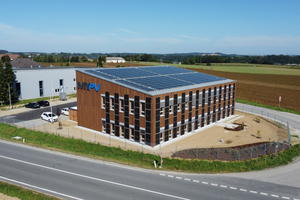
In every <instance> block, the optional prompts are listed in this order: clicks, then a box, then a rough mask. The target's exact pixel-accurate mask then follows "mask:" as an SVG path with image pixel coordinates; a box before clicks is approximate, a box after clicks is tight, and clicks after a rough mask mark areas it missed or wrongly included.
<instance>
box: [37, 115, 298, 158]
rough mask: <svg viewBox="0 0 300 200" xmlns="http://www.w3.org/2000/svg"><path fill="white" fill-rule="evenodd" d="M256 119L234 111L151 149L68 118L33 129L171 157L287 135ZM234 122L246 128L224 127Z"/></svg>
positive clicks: (273, 139)
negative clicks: (226, 117) (227, 117)
mask: <svg viewBox="0 0 300 200" xmlns="http://www.w3.org/2000/svg"><path fill="white" fill-rule="evenodd" d="M255 118H256V116H255V115H251V114H246V113H242V112H236V114H235V115H234V116H232V117H231V118H229V119H225V120H222V121H220V122H217V123H214V124H211V125H209V126H206V127H204V128H203V129H202V130H201V131H197V130H196V131H193V132H192V133H189V134H185V135H182V136H180V137H177V138H175V139H172V140H171V141H169V142H167V143H162V144H161V145H157V146H156V147H154V148H152V147H149V146H146V145H141V144H139V143H136V142H133V141H129V140H124V139H122V138H119V137H115V136H110V135H108V134H104V133H101V132H98V131H93V130H90V129H86V128H83V127H78V126H77V123H76V122H74V121H70V120H64V121H62V127H63V128H62V129H58V122H56V123H53V124H50V123H49V124H46V125H42V126H39V127H35V130H40V131H46V132H49V133H52V134H59V135H61V136H64V137H70V138H71V137H74V138H77V139H83V140H85V141H89V142H96V143H100V144H102V145H107V146H114V147H121V148H123V149H130V150H135V151H143V152H146V153H152V154H160V152H162V153H163V155H164V156H171V155H172V154H173V153H174V152H175V151H179V150H184V149H189V148H211V147H217V148H218V147H234V146H240V145H245V144H253V143H259V142H273V141H277V140H281V139H285V138H287V131H286V129H283V128H279V127H278V126H276V125H275V124H273V123H271V122H269V121H267V120H265V119H262V118H260V123H257V122H255V121H254V119H255ZM234 122H237V123H244V124H245V125H246V126H247V128H245V130H242V131H230V130H225V129H224V127H225V126H226V127H231V126H232V125H233V123H234ZM258 131H260V133H261V138H257V132H258ZM292 134H293V133H292ZM299 135H300V133H299ZM296 139H297V138H296ZM222 140H223V142H222Z"/></svg>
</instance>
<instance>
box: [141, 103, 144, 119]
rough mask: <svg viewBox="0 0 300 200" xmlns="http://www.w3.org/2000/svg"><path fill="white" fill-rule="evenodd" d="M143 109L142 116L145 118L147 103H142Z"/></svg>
mask: <svg viewBox="0 0 300 200" xmlns="http://www.w3.org/2000/svg"><path fill="white" fill-rule="evenodd" d="M141 106H142V109H141V115H142V116H145V103H141Z"/></svg>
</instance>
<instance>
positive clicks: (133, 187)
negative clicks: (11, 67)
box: [0, 155, 188, 200]
mask: <svg viewBox="0 0 300 200" xmlns="http://www.w3.org/2000/svg"><path fill="white" fill-rule="evenodd" d="M0 157H1V158H5V159H8V160H13V161H16V162H20V163H24V164H28V165H32V166H36V167H40V168H44V169H49V170H52V171H57V172H61V173H65V174H70V175H73V176H78V177H82V178H87V179H91V180H96V181H100V182H104V183H109V184H112V185H118V186H121V187H126V188H130V189H134V190H140V191H144V192H148V193H153V194H158V195H161V196H167V197H172V198H176V199H183V200H188V199H187V198H183V197H179V196H174V195H170V194H165V193H161V192H156V191H153V190H147V189H143V188H139V187H135V186H131V185H125V184H122V183H117V182H113V181H108V180H104V179H100V178H94V177H91V176H86V175H82V174H76V173H73V172H68V171H64V170H60V169H54V168H51V167H46V166H43V165H38V164H34V163H30V162H26V161H23V160H18V159H14V158H9V157H6V156H1V155H0Z"/></svg>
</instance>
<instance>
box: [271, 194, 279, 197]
mask: <svg viewBox="0 0 300 200" xmlns="http://www.w3.org/2000/svg"><path fill="white" fill-rule="evenodd" d="M271 196H272V197H277V198H278V197H279V196H278V195H275V194H271Z"/></svg>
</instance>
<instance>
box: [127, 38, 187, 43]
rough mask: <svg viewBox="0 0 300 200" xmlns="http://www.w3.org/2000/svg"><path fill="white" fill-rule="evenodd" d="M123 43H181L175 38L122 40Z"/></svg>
mask: <svg viewBox="0 0 300 200" xmlns="http://www.w3.org/2000/svg"><path fill="white" fill-rule="evenodd" d="M123 41H125V42H133V43H140V42H155V43H167V44H177V43H181V41H180V40H178V39H176V38H157V39H150V38H135V39H123Z"/></svg>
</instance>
